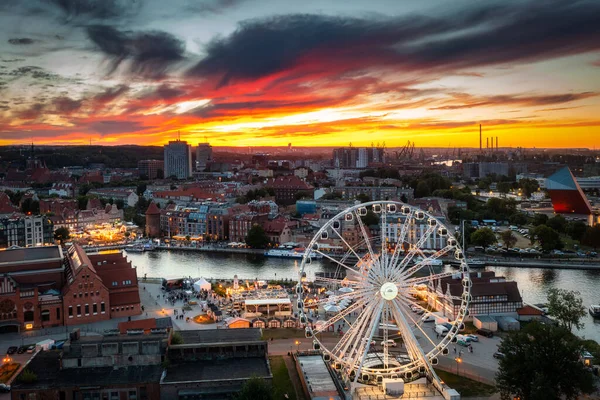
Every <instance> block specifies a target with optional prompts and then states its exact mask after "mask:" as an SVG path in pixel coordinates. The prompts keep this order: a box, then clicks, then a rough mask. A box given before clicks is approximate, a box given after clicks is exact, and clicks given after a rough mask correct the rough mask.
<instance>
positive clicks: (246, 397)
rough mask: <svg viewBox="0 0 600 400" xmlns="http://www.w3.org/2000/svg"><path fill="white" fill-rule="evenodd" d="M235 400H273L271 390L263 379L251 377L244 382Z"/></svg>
mask: <svg viewBox="0 0 600 400" xmlns="http://www.w3.org/2000/svg"><path fill="white" fill-rule="evenodd" d="M235 399H236V400H273V389H272V388H271V385H269V384H268V383H267V382H266V381H265V380H264V379H262V378H259V377H257V376H253V377H252V378H250V379H248V380H247V381H246V382H244V385H243V386H242V390H240V391H239V392H238V393H237V395H236V396H235Z"/></svg>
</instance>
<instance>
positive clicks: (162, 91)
mask: <svg viewBox="0 0 600 400" xmlns="http://www.w3.org/2000/svg"><path fill="white" fill-rule="evenodd" d="M185 93H186V91H185V90H183V89H181V88H178V87H173V86H169V85H160V86H158V87H156V88H154V89H152V90H149V91H147V92H145V93H143V94H142V95H141V96H140V97H139V99H142V100H172V99H176V98H179V97H181V96H183V95H184V94H185Z"/></svg>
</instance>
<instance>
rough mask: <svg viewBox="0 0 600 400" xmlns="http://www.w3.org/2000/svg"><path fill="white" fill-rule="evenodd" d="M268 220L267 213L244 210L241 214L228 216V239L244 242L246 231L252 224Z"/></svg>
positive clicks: (260, 223)
mask: <svg viewBox="0 0 600 400" xmlns="http://www.w3.org/2000/svg"><path fill="white" fill-rule="evenodd" d="M266 221H268V216H267V214H258V213H254V212H246V213H243V214H237V215H232V216H230V218H229V240H230V241H232V242H245V241H246V236H248V231H250V229H251V228H252V226H253V225H256V224H259V225H262V223H264V222H266Z"/></svg>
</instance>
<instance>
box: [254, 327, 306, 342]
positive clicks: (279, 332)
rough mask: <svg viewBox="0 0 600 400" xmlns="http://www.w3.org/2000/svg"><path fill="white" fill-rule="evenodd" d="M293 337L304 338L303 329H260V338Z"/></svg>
mask: <svg viewBox="0 0 600 400" xmlns="http://www.w3.org/2000/svg"><path fill="white" fill-rule="evenodd" d="M295 338H304V330H303V329H292V328H285V329H263V331H262V339H263V340H270V339H295Z"/></svg>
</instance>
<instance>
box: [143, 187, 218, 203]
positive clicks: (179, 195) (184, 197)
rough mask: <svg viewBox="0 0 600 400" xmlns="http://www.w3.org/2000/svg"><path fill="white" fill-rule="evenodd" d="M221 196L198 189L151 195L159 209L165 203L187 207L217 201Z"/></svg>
mask: <svg viewBox="0 0 600 400" xmlns="http://www.w3.org/2000/svg"><path fill="white" fill-rule="evenodd" d="M221 197H223V196H219V195H218V194H216V193H213V192H211V191H210V190H206V189H204V188H199V187H191V188H184V189H178V190H165V191H157V192H154V193H153V194H152V199H153V200H154V201H155V202H156V203H157V204H160V206H161V207H164V206H166V205H167V203H170V202H171V203H175V204H177V205H188V204H190V203H197V202H204V201H219V200H220V199H221Z"/></svg>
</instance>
